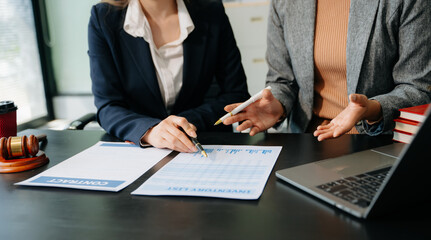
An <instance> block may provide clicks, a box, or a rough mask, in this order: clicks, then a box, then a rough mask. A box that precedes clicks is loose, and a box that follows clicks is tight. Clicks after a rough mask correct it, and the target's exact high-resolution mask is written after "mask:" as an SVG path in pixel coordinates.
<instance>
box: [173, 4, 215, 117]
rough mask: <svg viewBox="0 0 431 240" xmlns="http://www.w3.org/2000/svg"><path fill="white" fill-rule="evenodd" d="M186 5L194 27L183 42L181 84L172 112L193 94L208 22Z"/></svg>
mask: <svg viewBox="0 0 431 240" xmlns="http://www.w3.org/2000/svg"><path fill="white" fill-rule="evenodd" d="M187 7H188V8H187V9H188V11H189V14H190V17H191V18H192V21H193V24H194V25H195V29H194V30H193V31H192V32H191V33H190V35H189V36H188V37H187V38H186V40H184V42H183V53H184V65H183V86H182V87H181V91H180V93H179V95H178V98H177V100H176V101H175V105H174V109H173V111H174V112H176V111H177V110H178V108H180V107H181V105H182V103H183V102H184V101H185V100H186V99H187V98H190V96H192V95H193V92H194V90H195V88H196V87H197V86H198V81H199V80H200V76H201V70H202V63H203V62H204V56H205V48H206V42H207V31H208V24H207V23H206V22H204V21H201V20H200V19H199V18H198V17H197V14H198V13H197V12H195V11H194V9H193V8H192V6H187Z"/></svg>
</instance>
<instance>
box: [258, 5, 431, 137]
mask: <svg viewBox="0 0 431 240" xmlns="http://www.w3.org/2000/svg"><path fill="white" fill-rule="evenodd" d="M350 2H351V3H350V14H349V24H348V33H347V49H346V52H347V53H346V55H347V92H348V94H351V93H360V94H365V95H366V96H367V97H369V98H371V99H376V100H378V101H379V102H380V104H381V105H382V112H383V121H382V122H381V124H377V125H378V126H379V127H378V129H376V125H374V126H370V125H367V124H366V122H365V121H363V122H362V124H359V125H357V126H356V128H357V129H358V131H359V132H360V133H368V134H370V135H375V134H379V133H381V132H383V131H388V130H391V129H393V127H394V122H393V119H394V118H396V117H398V114H399V112H398V111H397V110H398V109H399V108H404V107H408V106H413V105H420V104H425V103H429V102H430V99H431V1H430V0H351V1H350ZM315 12H316V1H315V0H272V1H271V6H270V15H269V21H268V39H267V41H268V42H267V44H268V46H267V56H266V58H267V63H268V67H269V70H268V75H267V80H266V84H267V85H268V86H271V87H272V93H273V94H274V96H275V97H276V98H277V99H278V100H279V101H280V102H281V103H282V104H283V106H284V107H285V108H286V112H287V113H289V115H288V116H289V117H288V131H289V132H297V133H300V132H304V131H305V129H306V128H307V126H308V124H309V122H310V120H311V117H312V114H313V113H312V108H313V95H314V60H313V48H314V27H315Z"/></svg>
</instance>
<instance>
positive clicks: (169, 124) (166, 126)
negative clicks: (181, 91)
mask: <svg viewBox="0 0 431 240" xmlns="http://www.w3.org/2000/svg"><path fill="white" fill-rule="evenodd" d="M180 128H182V129H183V130H184V132H183V131H182V130H181V129H180ZM196 130H197V129H196V127H195V126H194V125H193V124H191V123H189V122H188V121H187V119H185V118H183V117H178V116H174V115H171V116H169V117H167V118H165V119H164V120H163V121H161V122H160V123H159V124H157V125H156V126H154V127H153V128H150V129H149V130H148V131H147V132H146V133H145V135H144V136H143V137H142V140H143V141H144V142H147V143H149V144H151V145H152V146H154V147H157V148H169V149H172V150H175V151H179V152H196V151H197V149H196V147H195V145H194V144H193V143H192V142H191V141H190V139H189V137H188V136H187V135H186V134H185V133H187V134H188V135H189V136H190V137H196V136H197V135H196Z"/></svg>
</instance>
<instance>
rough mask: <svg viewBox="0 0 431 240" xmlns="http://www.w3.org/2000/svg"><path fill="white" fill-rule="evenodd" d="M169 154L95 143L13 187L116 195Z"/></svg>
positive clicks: (149, 149)
mask: <svg viewBox="0 0 431 240" xmlns="http://www.w3.org/2000/svg"><path fill="white" fill-rule="evenodd" d="M170 152H171V150H166V149H157V148H145V149H143V148H140V147H137V146H135V145H131V144H129V143H121V142H98V143H96V144H95V145H93V146H92V147H90V148H88V149H86V150H84V151H82V152H80V153H78V154H76V155H75V156H73V157H71V158H69V159H66V160H64V161H63V162H61V163H59V164H57V165H55V166H53V167H51V168H49V169H47V170H46V171H44V172H42V173H40V174H38V175H36V176H34V177H32V178H30V179H27V180H25V181H22V182H19V183H16V185H25V186H45V187H63V188H77V189H86V190H99V191H112V192H118V191H120V190H121V189H123V188H125V187H127V186H128V185H129V184H130V183H132V182H133V181H135V180H136V179H137V178H139V177H140V176H141V175H142V174H144V173H145V172H146V171H148V170H149V169H150V168H152V167H153V166H154V165H155V164H156V163H158V162H159V161H160V160H162V159H163V158H164V157H166V156H167V155H168V154H169V153H170Z"/></svg>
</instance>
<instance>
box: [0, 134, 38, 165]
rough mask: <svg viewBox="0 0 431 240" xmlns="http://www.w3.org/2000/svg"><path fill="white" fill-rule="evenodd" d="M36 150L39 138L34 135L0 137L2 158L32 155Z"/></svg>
mask: <svg viewBox="0 0 431 240" xmlns="http://www.w3.org/2000/svg"><path fill="white" fill-rule="evenodd" d="M38 152H39V140H38V139H37V137H35V136H34V135H30V136H28V137H27V136H21V137H8V138H5V137H2V138H1V139H0V157H1V158H3V159H14V158H21V157H34V156H36V154H37V153H38Z"/></svg>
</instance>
